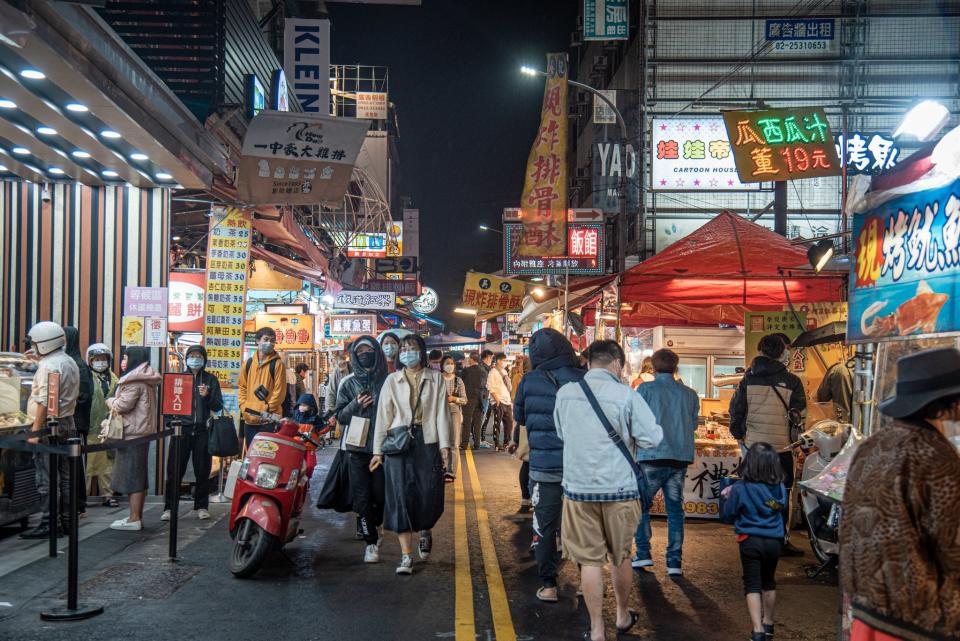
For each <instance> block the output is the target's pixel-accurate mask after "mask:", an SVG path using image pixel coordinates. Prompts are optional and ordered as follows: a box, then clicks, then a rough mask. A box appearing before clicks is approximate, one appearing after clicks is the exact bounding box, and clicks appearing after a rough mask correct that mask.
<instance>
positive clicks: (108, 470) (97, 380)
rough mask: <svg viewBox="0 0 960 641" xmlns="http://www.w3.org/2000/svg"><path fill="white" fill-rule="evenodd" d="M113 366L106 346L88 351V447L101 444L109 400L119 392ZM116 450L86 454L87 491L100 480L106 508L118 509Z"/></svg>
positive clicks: (90, 348) (89, 348)
mask: <svg viewBox="0 0 960 641" xmlns="http://www.w3.org/2000/svg"><path fill="white" fill-rule="evenodd" d="M112 363H113V354H112V353H111V352H110V348H109V347H107V346H106V345H104V344H103V343H94V344H93V345H91V346H90V347H88V348H87V364H88V365H89V366H90V369H91V371H92V372H93V395H92V400H91V402H90V434H89V435H88V437H87V443H88V444H90V445H97V444H99V443H101V442H102V441H101V440H100V424H101V423H103V421H104V419H106V418H107V415H108V414H109V413H110V409H109V408H108V407H107V399H108V398H110V397H111V396H113V392H114V390H115V389H116V388H117V381H118V380H119V379H118V378H117V375H116V374H114V373H113V372H111V371H110V365H111V364H112ZM115 455H116V454H115V450H109V451H107V452H91V453H90V454H87V469H86V473H87V489H88V490H89V491H92V489H93V485H92V483H91V481H93V479H96V480H97V487H98V488H99V490H100V496H102V497H103V505H104V507H118V506H119V505H120V504H119V503H117V499H115V498H113V488H112V486H111V485H110V480H111V478H112V477H113V459H114V456H115Z"/></svg>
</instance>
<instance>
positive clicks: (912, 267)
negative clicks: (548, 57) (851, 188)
mask: <svg viewBox="0 0 960 641" xmlns="http://www.w3.org/2000/svg"><path fill="white" fill-rule="evenodd" d="M853 239H854V260H853V262H852V263H851V268H850V314H849V317H848V319H847V339H848V340H851V341H861V342H863V341H871V342H872V341H882V340H890V339H895V338H900V337H906V336H917V335H925V334H939V333H943V332H956V331H958V330H960V301H958V297H960V180H955V181H953V182H952V183H950V184H949V185H947V186H945V187H939V188H936V189H929V190H926V191H918V192H914V193H911V194H905V195H903V196H899V197H897V198H895V199H893V200H890V201H888V202H886V203H883V204H881V205H879V206H877V207H875V208H874V209H872V210H870V211H867V212H865V213H857V214H856V215H855V216H854V220H853Z"/></svg>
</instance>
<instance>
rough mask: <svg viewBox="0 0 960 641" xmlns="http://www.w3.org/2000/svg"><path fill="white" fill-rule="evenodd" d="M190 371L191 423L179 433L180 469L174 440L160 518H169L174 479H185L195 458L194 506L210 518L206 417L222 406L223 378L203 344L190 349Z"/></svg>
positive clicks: (169, 457)
mask: <svg viewBox="0 0 960 641" xmlns="http://www.w3.org/2000/svg"><path fill="white" fill-rule="evenodd" d="M186 361H187V371H188V372H189V373H190V374H192V375H193V407H192V410H193V411H192V413H191V415H190V419H189V421H190V422H189V423H188V424H187V425H186V426H185V427H184V430H183V436H181V437H180V457H179V458H180V469H175V468H174V466H173V459H174V456H173V444H174V443H175V442H176V439H175V438H174V439H172V440H171V446H170V452H169V454H168V455H167V490H166V493H165V494H164V499H163V514H162V515H160V520H161V521H169V520H170V512H171V510H172V509H173V508H174V507H175V506H174V505H173V492H174V489H175V485H174V484H175V483H180V482H182V481H183V475H184V474H185V473H186V471H187V462H188V461H189V460H190V459H191V458H192V459H193V475H194V476H195V477H196V483H195V484H194V486H193V509H194V510H195V511H196V513H197V518H199V519H200V520H206V519H209V518H210V512H209V507H210V490H209V487H208V484H209V481H210V466H211V464H212V462H213V459H212V457H211V456H210V452H209V451H208V450H207V436H208V434H207V420H209V418H210V413H211V412H219V411H221V410H223V397H222V396H221V394H220V381H218V380H217V377H216V376H214V375H213V374H210V373H209V372H207V371H206V370H205V369H204V368H205V367H206V365H207V350H205V349H204V348H203V346H202V345H193V346H191V347H190V348H189V349H188V350H187V358H186Z"/></svg>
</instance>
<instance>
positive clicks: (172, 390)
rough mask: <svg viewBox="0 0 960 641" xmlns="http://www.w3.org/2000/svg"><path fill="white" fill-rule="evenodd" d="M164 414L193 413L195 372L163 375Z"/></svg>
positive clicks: (189, 414)
mask: <svg viewBox="0 0 960 641" xmlns="http://www.w3.org/2000/svg"><path fill="white" fill-rule="evenodd" d="M163 414H165V415H167V416H192V415H193V374H164V375H163Z"/></svg>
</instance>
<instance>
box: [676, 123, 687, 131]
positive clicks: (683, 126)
mask: <svg viewBox="0 0 960 641" xmlns="http://www.w3.org/2000/svg"><path fill="white" fill-rule="evenodd" d="M686 130H687V126H686V125H684V124H679V125H677V131H686Z"/></svg>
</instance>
